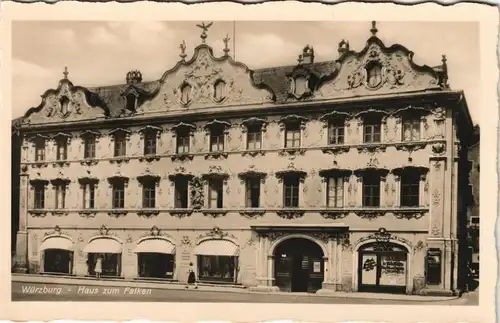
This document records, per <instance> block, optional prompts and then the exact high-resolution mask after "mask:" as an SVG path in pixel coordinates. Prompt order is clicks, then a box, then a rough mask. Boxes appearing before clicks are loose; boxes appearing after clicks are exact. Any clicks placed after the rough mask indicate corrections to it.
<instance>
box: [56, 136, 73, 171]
mask: <svg viewBox="0 0 500 323" xmlns="http://www.w3.org/2000/svg"><path fill="white" fill-rule="evenodd" d="M72 138H73V136H72V135H71V134H69V133H66V132H58V133H57V134H55V135H54V136H52V141H53V142H54V143H55V147H56V149H57V144H61V145H64V146H65V149H66V158H65V159H61V160H56V161H54V162H53V163H52V166H53V167H57V166H59V167H64V166H69V164H70V163H69V161H68V160H67V157H68V156H67V151H68V150H69V144H70V143H71V139H72ZM56 153H57V152H56Z"/></svg>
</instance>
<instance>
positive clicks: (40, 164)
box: [26, 133, 50, 168]
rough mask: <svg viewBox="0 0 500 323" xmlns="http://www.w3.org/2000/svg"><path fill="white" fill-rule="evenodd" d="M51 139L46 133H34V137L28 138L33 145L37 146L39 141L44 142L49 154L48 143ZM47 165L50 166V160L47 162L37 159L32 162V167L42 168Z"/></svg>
mask: <svg viewBox="0 0 500 323" xmlns="http://www.w3.org/2000/svg"><path fill="white" fill-rule="evenodd" d="M49 140H50V137H49V136H45V135H42V134H39V133H37V134H36V135H34V136H32V137H28V138H27V139H26V141H27V142H30V143H31V145H32V146H33V147H36V144H37V143H40V144H43V146H44V147H45V148H44V149H45V154H47V143H48V141H49ZM47 166H48V162H46V161H45V160H40V161H35V162H33V163H31V167H32V168H42V167H47Z"/></svg>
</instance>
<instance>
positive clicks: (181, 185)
mask: <svg viewBox="0 0 500 323" xmlns="http://www.w3.org/2000/svg"><path fill="white" fill-rule="evenodd" d="M188 186H189V185H188V180H187V179H185V178H177V179H176V180H175V208H177V209H187V207H188Z"/></svg>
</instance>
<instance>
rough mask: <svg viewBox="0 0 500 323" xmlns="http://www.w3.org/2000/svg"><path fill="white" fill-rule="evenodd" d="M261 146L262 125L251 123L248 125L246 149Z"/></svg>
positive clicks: (259, 147)
mask: <svg viewBox="0 0 500 323" xmlns="http://www.w3.org/2000/svg"><path fill="white" fill-rule="evenodd" d="M261 148H262V126H261V125H252V126H249V127H248V132H247V149H254V150H255V149H261Z"/></svg>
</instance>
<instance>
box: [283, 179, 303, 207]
mask: <svg viewBox="0 0 500 323" xmlns="http://www.w3.org/2000/svg"><path fill="white" fill-rule="evenodd" d="M299 185H300V179H299V178H298V177H296V176H287V177H285V178H284V181H283V200H284V201H283V206H284V207H299Z"/></svg>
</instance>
